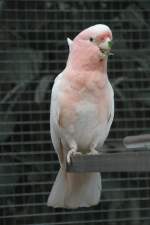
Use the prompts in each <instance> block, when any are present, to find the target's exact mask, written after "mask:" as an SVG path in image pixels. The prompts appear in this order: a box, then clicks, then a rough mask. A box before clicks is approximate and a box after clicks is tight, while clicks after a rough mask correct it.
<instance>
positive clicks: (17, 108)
mask: <svg viewBox="0 0 150 225" xmlns="http://www.w3.org/2000/svg"><path fill="white" fill-rule="evenodd" d="M97 23H104V24H107V25H109V26H110V27H111V29H112V31H113V37H114V46H113V51H114V53H115V55H114V56H112V57H110V58H109V63H108V74H109V78H110V80H111V83H112V85H113V88H114V92H115V119H114V122H113V126H112V128H111V132H110V135H109V137H108V140H107V142H106V144H105V145H106V148H110V149H112V150H116V149H118V150H119V148H120V144H121V142H122V138H123V137H125V136H126V135H134V134H141V133H148V132H149V131H150V126H149V125H150V123H149V122H150V117H149V115H150V108H149V106H150V101H149V97H150V89H149V87H150V77H149V65H150V58H149V50H150V42H149V38H150V3H149V0H143V1H129V0H121V1H119V0H115V1H113V0H103V1H97V0H83V1H79V0H72V1H65V0H62V1H57V0H55V1H50V0H43V1H42V0H32V1H31V0H13V1H12V0H1V1H0V224H1V225H8V224H10V225H50V224H53V225H56V224H57V225H63V224H64V225H67V224H73V225H75V224H82V225H86V224H90V225H95V224H103V225H104V224H105V225H126V224H128V225H135V224H136V225H141V224H142V225H147V224H149V223H150V173H103V174H102V184H103V191H102V196H101V202H100V204H99V205H98V206H95V207H90V208H82V209H76V210H67V209H53V208H48V207H47V206H46V202H47V197H48V194H49V191H50V189H51V187H52V184H53V182H54V179H55V176H56V173H57V171H58V169H59V163H58V159H57V156H56V154H55V152H54V149H53V146H52V144H51V139H50V133H49V105H50V94H51V88H52V85H53V80H54V78H55V77H56V76H57V74H59V73H60V72H61V71H62V70H63V68H64V67H65V62H66V59H67V55H68V46H67V42H66V38H67V37H70V38H71V39H73V38H74V37H75V35H76V34H77V33H78V32H79V31H81V30H82V29H84V28H86V27H89V26H91V25H94V24H97Z"/></svg>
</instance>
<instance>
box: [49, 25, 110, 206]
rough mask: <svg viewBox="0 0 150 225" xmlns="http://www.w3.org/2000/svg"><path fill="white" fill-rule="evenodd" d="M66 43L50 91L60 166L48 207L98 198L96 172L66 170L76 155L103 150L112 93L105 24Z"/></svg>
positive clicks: (95, 201)
mask: <svg viewBox="0 0 150 225" xmlns="http://www.w3.org/2000/svg"><path fill="white" fill-rule="evenodd" d="M67 41H68V45H69V54H68V59H67V62H66V66H65V68H64V70H63V71H62V72H61V73H60V74H59V75H58V76H57V77H56V78H55V81H54V85H53V88H52V93H51V106H50V133H51V139H52V143H53V146H54V149H55V151H56V153H57V155H58V159H59V163H60V169H59V172H58V174H57V177H56V179H55V181H54V184H53V187H52V189H51V192H50V194H49V197H48V201H47V205H48V206H51V207H54V208H59V207H60V208H70V209H75V208H79V207H91V206H94V205H97V204H98V203H99V202H100V197H101V190H102V184H101V174H100V173H98V172H86V171H85V172H83V173H73V172H67V171H66V169H65V168H66V163H71V160H72V158H73V157H74V156H75V155H83V156H84V155H86V154H89V155H96V154H101V152H102V146H103V144H104V141H105V140H106V138H107V136H108V134H109V131H110V127H111V124H112V122H113V118H114V92H113V88H112V86H111V84H110V81H109V79H108V75H107V61H108V56H109V55H110V54H111V48H112V41H113V37H112V32H111V29H110V28H109V27H108V26H107V25H104V24H96V25H93V26H90V27H88V28H86V29H84V30H82V31H81V32H80V33H79V34H77V36H76V37H75V38H74V39H73V40H71V39H69V38H67ZM91 166H92V165H91Z"/></svg>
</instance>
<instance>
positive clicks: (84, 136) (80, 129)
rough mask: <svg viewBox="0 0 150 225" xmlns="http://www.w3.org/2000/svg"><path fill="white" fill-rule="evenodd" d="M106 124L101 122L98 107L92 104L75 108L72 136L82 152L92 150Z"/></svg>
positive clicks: (82, 104)
mask: <svg viewBox="0 0 150 225" xmlns="http://www.w3.org/2000/svg"><path fill="white" fill-rule="evenodd" d="M104 126H105V122H104V123H103V122H102V121H101V120H100V117H99V112H98V107H97V106H96V105H95V104H92V103H90V102H85V101H84V102H83V103H81V102H80V104H78V105H77V106H76V108H75V119H74V121H73V123H72V127H71V128H72V129H71V135H72V137H73V139H74V140H75V142H76V143H77V145H78V148H79V149H80V151H82V152H87V151H89V150H90V146H91V145H92V143H93V142H94V141H95V140H96V139H98V137H97V136H99V137H100V135H101V134H100V133H101V130H103V129H104Z"/></svg>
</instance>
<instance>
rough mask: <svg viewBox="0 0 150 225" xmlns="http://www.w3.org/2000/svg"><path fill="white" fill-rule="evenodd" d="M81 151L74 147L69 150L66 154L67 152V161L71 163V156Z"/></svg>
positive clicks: (79, 153)
mask: <svg viewBox="0 0 150 225" xmlns="http://www.w3.org/2000/svg"><path fill="white" fill-rule="evenodd" d="M81 154H82V153H81V152H78V151H77V150H76V149H71V150H69V152H68V154H67V163H69V164H70V163H71V157H73V156H75V155H81Z"/></svg>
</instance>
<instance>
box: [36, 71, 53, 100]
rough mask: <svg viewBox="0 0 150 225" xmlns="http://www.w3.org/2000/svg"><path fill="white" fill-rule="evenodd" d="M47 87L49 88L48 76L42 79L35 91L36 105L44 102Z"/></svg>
mask: <svg viewBox="0 0 150 225" xmlns="http://www.w3.org/2000/svg"><path fill="white" fill-rule="evenodd" d="M49 86H50V76H49V75H48V76H44V77H42V79H41V80H40V82H39V84H38V85H37V88H36V90H35V96H34V100H35V102H36V103H37V104H40V103H41V102H42V101H43V100H44V97H45V94H46V90H47V88H48V87H49ZM49 89H50V88H49Z"/></svg>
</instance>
